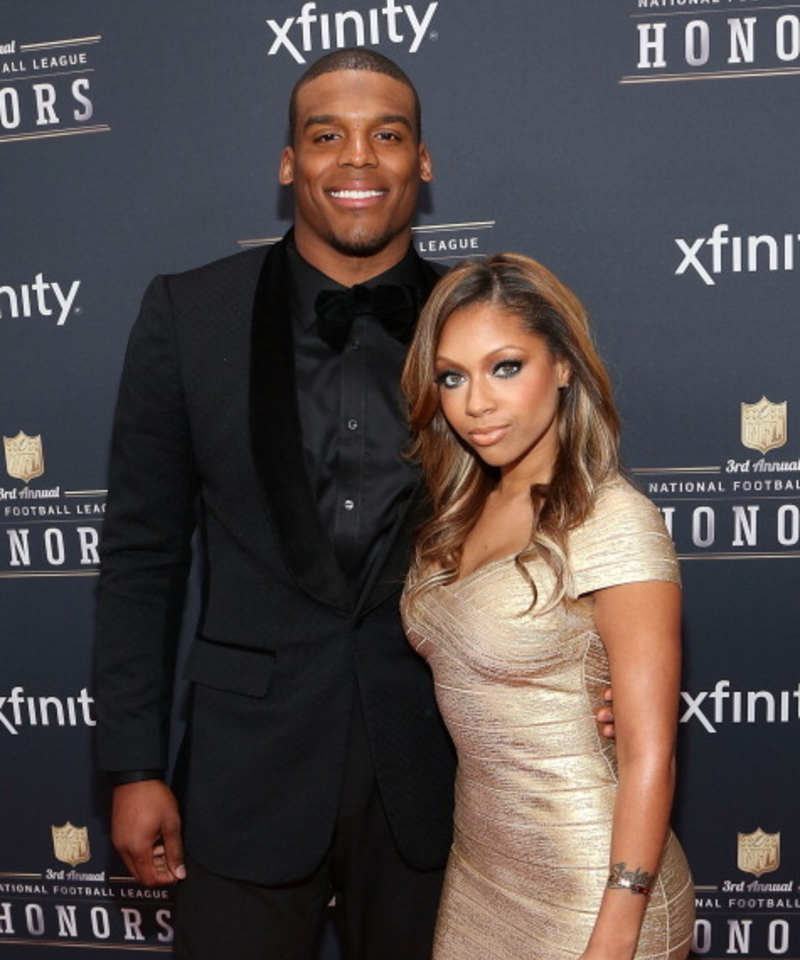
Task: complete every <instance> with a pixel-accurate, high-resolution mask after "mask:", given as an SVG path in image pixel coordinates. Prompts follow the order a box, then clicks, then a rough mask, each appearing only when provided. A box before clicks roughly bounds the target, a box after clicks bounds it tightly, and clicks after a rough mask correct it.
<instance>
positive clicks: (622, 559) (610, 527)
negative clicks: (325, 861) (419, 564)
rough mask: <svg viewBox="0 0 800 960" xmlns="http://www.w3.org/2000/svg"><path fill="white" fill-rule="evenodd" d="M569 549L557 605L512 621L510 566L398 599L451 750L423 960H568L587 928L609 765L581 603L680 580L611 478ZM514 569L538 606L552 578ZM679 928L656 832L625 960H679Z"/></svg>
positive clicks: (673, 850)
mask: <svg viewBox="0 0 800 960" xmlns="http://www.w3.org/2000/svg"><path fill="white" fill-rule="evenodd" d="M569 547H570V551H569V555H570V574H571V583H570V584H569V595H570V597H571V598H572V599H571V601H570V602H569V603H567V604H561V605H559V606H558V607H556V608H555V609H553V610H551V611H550V612H547V613H545V614H543V615H539V614H537V613H536V612H535V611H534V612H532V613H524V614H523V615H522V616H520V612H521V611H525V610H526V608H527V607H528V606H529V604H530V599H531V592H530V587H529V586H528V584H527V583H526V582H525V580H524V579H523V577H522V576H521V574H520V573H519V571H518V570H517V569H516V568H515V566H514V561H513V558H511V557H507V558H503V559H500V560H497V561H495V562H493V563H489V564H487V565H486V566H484V567H481V568H480V569H478V570H476V571H475V572H474V573H472V574H471V575H469V576H466V577H463V578H462V579H461V580H459V581H458V582H456V583H453V584H450V585H447V586H442V587H435V588H434V589H432V590H430V591H428V592H426V593H424V594H423V595H422V596H420V597H417V598H415V599H414V601H413V603H409V602H407V601H404V616H405V620H406V626H407V630H408V633H409V639H410V642H411V643H412V645H413V646H414V647H415V648H416V649H417V650H418V651H419V652H420V654H422V656H424V657H425V658H426V659H427V660H428V662H429V664H430V666H431V668H432V670H433V675H434V680H435V684H436V694H437V699H438V703H439V707H440V709H441V712H442V715H443V717H444V719H445V722H446V723H447V727H448V729H449V731H450V734H451V736H452V737H453V740H454V742H455V745H456V748H457V751H458V775H457V779H456V807H455V835H454V841H453V848H452V851H451V854H450V859H449V861H448V865H447V874H446V878H445V885H444V892H443V895H442V901H441V906H440V910H439V919H438V923H437V931H436V945H435V948H434V954H433V957H434V960H562V958H568V957H572V958H574V957H578V956H580V955H581V953H583V951H584V950H585V948H586V945H587V943H588V940H589V935H590V934H591V931H592V927H593V925H594V921H595V918H596V916H597V910H598V908H599V905H600V900H601V897H602V895H603V891H604V888H605V884H606V880H607V878H608V872H609V844H610V837H611V823H612V814H613V807H614V797H615V792H616V783H617V768H616V757H615V747H614V743H613V742H612V741H608V740H606V739H605V738H603V737H602V736H601V735H600V734H599V732H598V729H597V724H596V722H595V719H594V715H595V712H596V711H597V709H598V708H599V706H600V704H601V700H602V693H603V690H604V689H605V687H606V686H607V685H608V683H609V673H608V662H607V658H606V654H605V650H604V648H603V645H602V644H601V642H600V640H599V639H598V637H597V633H596V631H595V626H594V620H593V617H592V599H591V596H589V595H590V594H591V592H592V591H594V590H598V589H600V588H602V587H608V586H612V585H616V584H621V583H631V582H637V581H642V580H669V581H678V579H679V573H678V566H677V561H676V559H675V553H674V550H673V547H672V543H671V541H670V539H669V536H668V535H667V533H666V530H665V529H664V524H663V522H662V520H661V517H660V516H659V514H658V511H657V510H656V509H655V507H654V506H653V505H652V504H651V503H650V501H649V500H647V499H646V498H645V497H643V496H642V495H641V494H639V493H637V492H636V491H635V490H633V488H632V487H630V486H629V485H628V484H627V483H625V482H624V481H622V480H619V481H616V482H614V483H612V484H609V485H607V486H606V487H605V488H604V489H603V491H602V492H601V494H600V496H599V498H598V502H597V505H596V507H595V510H594V512H593V514H592V516H591V517H590V518H589V520H588V521H587V522H586V523H585V524H584V525H583V527H581V528H580V529H579V530H577V531H575V532H574V533H573V534H572V535H571V537H570V544H569ZM529 569H530V572H531V575H532V576H533V579H534V581H535V583H536V584H537V587H538V589H539V591H540V596H542V595H544V596H546V595H547V591H548V588H549V587H550V586H551V585H552V575H551V574H550V573H549V571H548V570H547V569H546V568H545V567H544V565H543V564H541V563H540V562H538V561H537V562H534V563H532V564H531V566H530V568H529ZM642 722H643V723H646V722H647V718H646V717H642ZM693 922H694V890H693V887H692V880H691V876H690V873H689V868H688V866H687V863H686V859H685V857H684V855H683V851H682V850H681V847H680V845H679V843H678V841H677V840H676V839H675V837H674V835H672V834H670V837H669V839H668V841H667V843H666V846H665V848H664V854H663V858H662V862H661V867H660V869H659V872H658V877H657V880H656V883H655V886H654V888H653V892H652V894H651V896H650V898H649V902H648V906H647V912H646V915H645V921H644V925H643V928H642V933H641V937H640V940H639V947H638V950H637V953H636V957H637V958H638V960H644V958H665V960H682V958H684V957H685V956H686V955H687V953H688V951H689V947H690V943H691V937H692V928H693Z"/></svg>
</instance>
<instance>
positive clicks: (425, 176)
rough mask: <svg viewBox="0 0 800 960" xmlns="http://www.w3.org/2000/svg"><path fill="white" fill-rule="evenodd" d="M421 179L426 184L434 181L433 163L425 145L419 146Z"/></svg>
mask: <svg viewBox="0 0 800 960" xmlns="http://www.w3.org/2000/svg"><path fill="white" fill-rule="evenodd" d="M419 178H420V180H422V181H423V182H424V183H430V182H431V180H433V162H432V160H431V155H430V154H429V153H428V148H427V147H426V146H425V144H424V143H421V144H420V145H419Z"/></svg>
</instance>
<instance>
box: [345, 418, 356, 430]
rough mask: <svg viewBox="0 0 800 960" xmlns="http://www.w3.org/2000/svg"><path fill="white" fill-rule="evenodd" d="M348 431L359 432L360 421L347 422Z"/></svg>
mask: <svg viewBox="0 0 800 960" xmlns="http://www.w3.org/2000/svg"><path fill="white" fill-rule="evenodd" d="M347 429H348V430H358V420H348V421H347Z"/></svg>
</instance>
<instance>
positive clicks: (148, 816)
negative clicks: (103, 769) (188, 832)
mask: <svg viewBox="0 0 800 960" xmlns="http://www.w3.org/2000/svg"><path fill="white" fill-rule="evenodd" d="M111 839H112V840H113V842H114V846H115V847H116V848H117V851H118V853H119V854H120V856H121V857H122V859H123V860H124V861H125V865H126V866H127V867H128V869H129V870H130V871H131V873H132V874H133V875H134V877H136V879H137V880H138V881H139V883H142V884H144V885H145V886H147V887H154V886H163V885H164V884H167V883H175V881H176V880H183V879H184V877H185V876H186V868H185V867H184V865H183V843H182V842H181V817H180V813H179V812H178V802H177V800H176V799H175V795H174V794H173V792H172V791H171V790H170V788H169V787H168V786H167V785H166V784H165V783H163V782H162V781H161V780H140V781H138V782H136V783H123V784H120V785H119V786H117V787H114V804H113V809H112V813H111Z"/></svg>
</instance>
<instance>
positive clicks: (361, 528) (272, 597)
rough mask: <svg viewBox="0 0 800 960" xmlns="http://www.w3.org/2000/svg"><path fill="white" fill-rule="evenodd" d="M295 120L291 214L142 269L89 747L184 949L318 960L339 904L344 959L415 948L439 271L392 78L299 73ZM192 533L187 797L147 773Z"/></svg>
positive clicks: (285, 164) (124, 391)
mask: <svg viewBox="0 0 800 960" xmlns="http://www.w3.org/2000/svg"><path fill="white" fill-rule="evenodd" d="M291 136H292V142H291V145H290V146H288V147H286V148H285V150H284V152H283V155H282V157H281V162H280V181H281V183H282V184H286V185H292V187H293V190H294V199H295V223H294V229H293V231H291V232H290V233H289V234H288V235H287V236H286V237H285V238H284V239H283V241H282V242H281V243H279V244H277V245H276V246H275V247H274V248H272V249H271V250H269V251H268V252H267V251H265V250H264V249H260V250H254V251H248V252H244V253H240V254H237V255H235V256H232V257H228V258H226V259H224V260H221V261H218V262H216V263H212V264H210V265H208V266H205V267H202V268H200V269H198V270H193V271H190V272H188V273H184V274H179V275H173V276H167V277H159V278H157V279H156V280H155V281H154V282H153V283H152V284H151V286H150V287H149V289H148V291H147V293H146V295H145V298H144V301H143V305H142V309H141V312H140V315H139V318H138V320H137V322H136V325H135V326H134V329H133V332H132V334H131V339H130V343H129V347H128V352H127V356H126V361H125V368H124V372H123V376H122V383H121V387H120V394H119V400H118V405H117V410H116V415H115V428H114V441H113V448H112V457H111V474H110V482H109V496H108V505H107V518H106V526H105V532H104V538H103V550H102V558H103V565H102V575H101V580H100V593H99V616H98V621H99V622H98V635H99V639H98V649H97V704H98V754H99V762H100V768H101V769H103V770H105V771H108V772H109V774H110V776H111V778H112V781H113V782H114V783H115V788H114V805H113V806H114V809H113V838H114V842H115V844H116V846H117V848H118V850H119V851H120V853H121V854H122V856H123V858H124V860H125V862H126V864H127V865H128V867H129V868H130V869H131V870H132V871H133V873H134V874H135V876H136V877H137V879H139V880H140V881H141V882H142V883H145V884H163V883H170V882H173V881H175V880H180V881H181V882H180V883H179V884H178V889H177V895H176V896H177V911H176V922H177V933H176V949H177V955H178V956H181V957H192V958H195V957H202V958H215V960H227V958H231V960H249V958H251V957H252V958H253V960H255V958H259V960H262V958H275V960H278V958H288V957H292V958H305V957H309V956H312V955H313V952H314V942H315V939H316V938H317V935H318V931H319V927H320V920H321V917H322V915H323V910H324V907H325V905H326V904H327V903H328V901H329V900H330V898H331V896H332V895H333V894H335V895H336V898H337V903H338V909H339V914H340V919H341V926H342V929H343V932H344V942H345V949H346V955H347V957H348V958H373V960H392V958H397V960H425V958H427V957H428V956H429V954H430V944H431V935H432V928H433V921H434V917H435V909H436V903H437V899H438V894H439V888H440V884H441V868H442V866H443V865H444V862H445V859H446V855H447V850H448V846H449V840H450V820H451V816H452V783H453V774H454V756H453V752H452V747H451V744H450V742H449V739H448V737H447V735H446V732H445V730H444V728H443V725H442V723H441V720H440V718H439V715H438V713H437V710H436V706H435V702H434V697H433V690H432V684H431V681H430V677H429V674H428V669H427V667H426V665H425V664H424V663H423V662H422V661H421V660H420V659H418V658H417V656H416V655H415V654H414V653H413V652H412V650H411V648H410V647H409V646H408V644H407V642H406V640H405V637H404V634H403V630H402V626H401V623H400V618H399V615H398V598H399V593H400V590H401V587H402V582H403V576H404V571H405V566H406V563H407V556H408V547H409V530H410V528H411V525H412V524H411V522H410V521H411V517H412V513H413V512H414V510H415V509H416V505H417V504H418V500H419V496H418V493H417V491H416V487H417V476H416V472H415V470H414V469H413V467H412V466H410V465H409V464H408V463H407V462H405V461H404V460H403V458H402V456H401V452H400V451H401V449H402V447H403V444H404V441H405V436H406V432H405V424H404V419H403V413H402V409H401V405H400V402H399V397H398V382H399V375H400V371H401V369H402V364H403V360H404V355H405V349H406V344H407V342H408V339H409V338H410V335H411V331H412V328H413V323H414V320H415V319H416V314H417V311H418V307H419V306H420V305H421V304H422V303H424V300H425V299H426V297H427V296H428V294H429V292H430V290H431V288H432V286H433V284H434V283H435V281H436V279H437V276H438V274H439V272H440V271H437V270H436V269H434V268H432V267H431V266H430V265H429V264H427V263H425V262H424V261H423V260H421V259H420V258H419V257H418V256H417V255H416V253H415V252H414V251H413V249H412V248H411V223H412V218H413V216H414V213H415V208H416V203H417V195H418V190H419V185H420V183H421V182H427V181H429V180H430V179H431V177H432V169H431V161H430V157H429V155H428V151H427V149H426V147H425V145H424V144H423V143H422V141H421V139H420V112H419V103H418V99H417V95H416V92H415V90H414V88H413V86H412V85H411V82H410V81H409V79H408V78H407V77H406V75H405V74H404V73H403V72H402V71H401V70H400V69H399V68H398V67H397V66H396V65H395V64H394V63H392V62H391V61H389V60H387V59H386V58H384V57H382V56H380V55H379V54H377V53H374V52H372V51H369V50H364V49H358V50H345V51H337V52H334V53H332V54H330V55H328V56H326V57H324V58H323V59H322V60H320V61H318V62H317V63H316V64H315V65H313V66H312V67H311V68H310V69H309V70H308V71H307V72H306V74H305V75H304V76H303V77H302V78H301V80H300V81H299V83H298V85H297V87H296V88H295V92H294V93H293V96H292V107H291ZM376 288H377V289H376ZM328 291H331V292H328ZM337 293H338V295H339V296H338V297H337V296H336V294H337ZM198 523H199V525H200V528H201V534H202V536H201V542H202V544H203V555H202V558H201V560H202V567H203V569H204V585H203V611H202V617H201V621H200V624H199V627H198V633H197V638H196V640H195V641H194V644H193V647H192V649H191V651H190V654H189V659H188V666H187V668H186V676H187V677H188V679H189V680H190V681H192V692H191V708H190V715H189V722H188V732H187V737H186V741H185V743H184V744H183V747H182V754H181V758H180V761H179V774H178V777H177V780H179V781H180V786H179V787H178V788H176V793H177V794H178V796H179V798H180V812H179V804H178V801H177V800H176V797H175V795H174V794H173V792H172V790H171V789H170V788H169V787H168V786H167V785H166V784H165V782H164V780H163V776H164V769H165V766H166V763H167V752H168V744H167V739H168V731H167V727H168V717H169V713H170V705H171V700H172V686H173V676H174V662H175V648H176V642H177V625H178V622H179V618H180V613H181V609H182V604H183V598H184V588H185V582H186V576H187V572H188V568H189V563H190V539H191V537H192V533H193V530H194V528H195V525H196V524H198ZM182 836H183V838H185V843H186V855H187V862H186V864H184V854H183V847H182V840H181V837H182Z"/></svg>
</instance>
